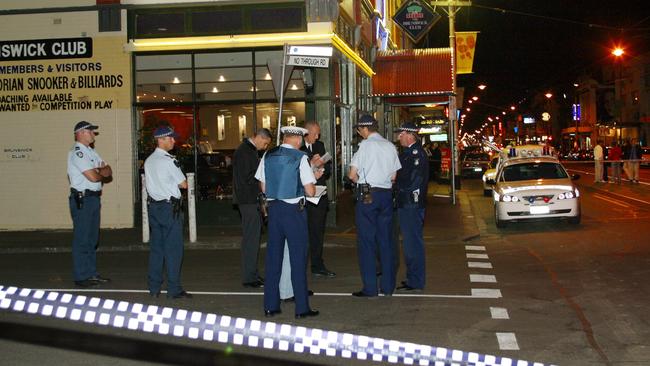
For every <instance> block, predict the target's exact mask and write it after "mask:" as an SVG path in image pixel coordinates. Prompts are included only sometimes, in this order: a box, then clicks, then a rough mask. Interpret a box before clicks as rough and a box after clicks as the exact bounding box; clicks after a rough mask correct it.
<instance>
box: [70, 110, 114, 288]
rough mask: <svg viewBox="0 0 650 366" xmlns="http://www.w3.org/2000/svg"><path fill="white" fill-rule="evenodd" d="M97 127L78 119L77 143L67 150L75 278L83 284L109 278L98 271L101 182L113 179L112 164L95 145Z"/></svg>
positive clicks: (92, 284) (75, 132)
mask: <svg viewBox="0 0 650 366" xmlns="http://www.w3.org/2000/svg"><path fill="white" fill-rule="evenodd" d="M97 128H99V127H97V126H95V125H93V124H91V123H89V122H86V121H81V122H79V123H77V124H76V125H75V126H74V136H75V144H74V146H73V147H72V150H70V152H69V153H68V179H69V180H70V198H69V203H70V215H71V216H72V226H73V239H72V263H73V278H74V282H75V284H76V285H77V286H81V287H89V286H96V285H98V284H101V283H106V282H109V281H110V279H108V278H105V277H102V276H100V275H99V274H98V273H97V258H96V250H97V244H98V240H99V220H100V219H99V218H100V211H101V201H100V196H101V194H102V184H103V183H108V182H110V180H111V176H112V175H113V172H112V170H111V167H110V166H109V165H108V164H106V163H105V162H104V160H102V158H101V157H100V156H99V154H97V152H96V151H95V149H94V148H93V147H92V146H93V144H94V143H95V130H96V129H97Z"/></svg>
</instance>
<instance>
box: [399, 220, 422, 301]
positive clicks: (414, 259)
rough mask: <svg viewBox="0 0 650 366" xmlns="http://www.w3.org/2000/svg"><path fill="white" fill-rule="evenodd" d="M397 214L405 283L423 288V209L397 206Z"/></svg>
mask: <svg viewBox="0 0 650 366" xmlns="http://www.w3.org/2000/svg"><path fill="white" fill-rule="evenodd" d="M397 214H398V216H399V226H400V229H401V231H402V244H403V245H404V261H405V262H406V284H407V285H409V286H411V287H414V288H419V289H423V288H424V282H425V264H424V263H425V260H424V238H423V236H422V227H423V225H424V209H423V208H417V207H414V208H399V209H397Z"/></svg>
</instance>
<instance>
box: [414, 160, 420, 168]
mask: <svg viewBox="0 0 650 366" xmlns="http://www.w3.org/2000/svg"><path fill="white" fill-rule="evenodd" d="M413 164H415V166H418V165H420V158H415V162H414V163H413Z"/></svg>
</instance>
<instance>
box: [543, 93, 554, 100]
mask: <svg viewBox="0 0 650 366" xmlns="http://www.w3.org/2000/svg"><path fill="white" fill-rule="evenodd" d="M544 96H545V97H546V98H547V99H551V98H553V94H552V93H550V92H548V93H546V94H544Z"/></svg>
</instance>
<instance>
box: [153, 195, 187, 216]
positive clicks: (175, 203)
mask: <svg viewBox="0 0 650 366" xmlns="http://www.w3.org/2000/svg"><path fill="white" fill-rule="evenodd" d="M147 203H148V204H150V205H151V204H168V205H172V209H173V212H174V216H178V215H179V214H180V212H181V209H182V208H183V200H182V199H180V198H176V197H169V198H167V199H164V200H155V199H153V198H151V197H147Z"/></svg>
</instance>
